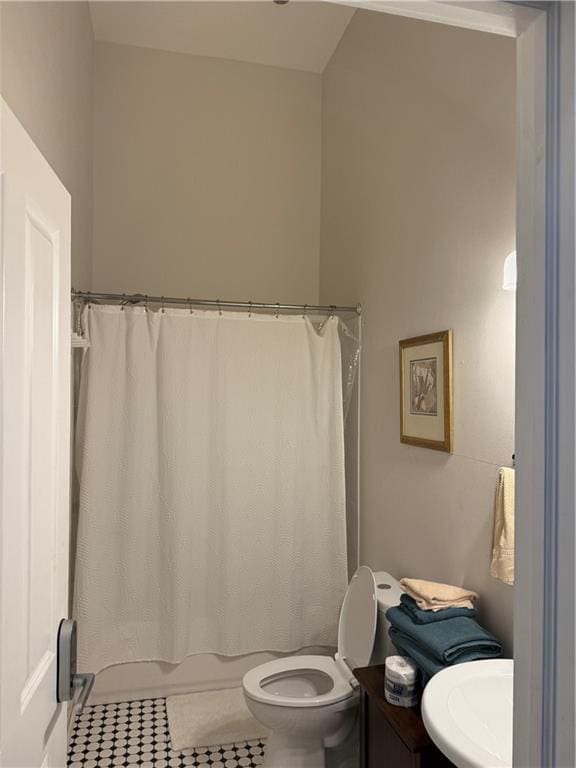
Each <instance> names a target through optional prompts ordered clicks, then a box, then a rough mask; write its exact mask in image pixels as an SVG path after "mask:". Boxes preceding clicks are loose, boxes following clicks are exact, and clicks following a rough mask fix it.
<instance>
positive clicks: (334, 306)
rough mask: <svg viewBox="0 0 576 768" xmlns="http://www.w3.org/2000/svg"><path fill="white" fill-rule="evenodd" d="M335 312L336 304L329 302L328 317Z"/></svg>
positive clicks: (332, 315)
mask: <svg viewBox="0 0 576 768" xmlns="http://www.w3.org/2000/svg"><path fill="white" fill-rule="evenodd" d="M335 314H336V304H330V317H334V315H335Z"/></svg>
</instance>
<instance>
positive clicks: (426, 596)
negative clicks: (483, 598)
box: [400, 579, 478, 611]
mask: <svg viewBox="0 0 576 768" xmlns="http://www.w3.org/2000/svg"><path fill="white" fill-rule="evenodd" d="M400 584H401V585H402V586H403V587H404V589H405V590H406V592H407V593H408V594H409V595H410V597H413V598H414V600H415V601H416V604H417V605H418V608H421V609H422V610H423V611H441V610H442V609H444V608H454V607H457V608H473V607H474V603H473V601H474V600H476V598H477V597H478V593H477V592H472V590H470V589H462V588H461V587H453V586H451V585H450V584H439V583H437V582H435V581H423V580H422V579H401V580H400Z"/></svg>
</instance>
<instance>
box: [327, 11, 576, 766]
mask: <svg viewBox="0 0 576 768" xmlns="http://www.w3.org/2000/svg"><path fill="white" fill-rule="evenodd" d="M327 1H328V2H337V3H341V4H343V5H349V6H353V7H358V8H364V9H367V10H372V11H381V12H384V13H392V14H396V15H401V16H405V17H408V18H415V19H420V20H425V21H432V22H437V23H441V24H448V25H450V26H457V27H462V28H466V29H475V30H478V31H482V32H490V33H493V34H499V35H506V36H508V37H515V38H516V41H517V58H516V64H517V74H516V77H517V81H516V85H517V226H516V229H517V232H516V234H517V249H518V272H519V279H518V290H517V317H516V330H517V340H516V436H515V440H516V468H517V473H516V509H517V514H516V584H515V594H514V659H515V664H514V666H515V675H514V765H515V766H517V768H526V767H527V766H530V767H531V768H532V767H535V766H542V767H543V768H552V766H558V767H559V768H564V767H565V766H569V765H575V764H576V748H575V743H574V722H575V715H576V711H575V706H574V700H575V688H576V679H575V673H574V670H575V661H576V659H575V623H576V611H575V601H576V590H575V544H576V542H575V533H576V532H575V525H574V513H575V502H576V493H575V479H574V468H575V466H576V452H575V434H576V424H575V418H576V408H575V401H576V374H575V366H576V355H575V340H576V333H575V317H576V313H575V299H574V294H575V264H574V262H575V233H574V204H575V195H574V189H575V179H576V168H575V146H574V143H575V131H574V124H575V115H576V88H575V78H574V69H575V43H574V37H575V35H574V32H575V7H574V0H564V1H560V2H558V1H552V0H548V2H503V1H502V2H493V1H492V0H483V1H482V0H476V2H450V0H446V1H443V2H437V1H436V0H327ZM486 567H488V561H487V562H486Z"/></svg>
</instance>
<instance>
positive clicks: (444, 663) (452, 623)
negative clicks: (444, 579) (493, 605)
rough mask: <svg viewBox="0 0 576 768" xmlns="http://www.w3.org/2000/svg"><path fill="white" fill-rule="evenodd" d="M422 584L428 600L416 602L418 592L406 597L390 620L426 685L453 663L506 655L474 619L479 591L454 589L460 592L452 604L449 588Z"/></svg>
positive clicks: (393, 634)
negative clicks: (474, 600) (423, 604)
mask: <svg viewBox="0 0 576 768" xmlns="http://www.w3.org/2000/svg"><path fill="white" fill-rule="evenodd" d="M405 582H410V583H412V584H413V580H411V579H403V580H402V582H401V583H402V585H403V586H406V585H405ZM418 584H419V585H420V592H422V590H424V592H426V597H425V598H421V599H415V598H414V597H413V594H414V592H413V593H412V596H411V595H409V594H406V595H402V597H401V602H400V605H399V606H397V607H394V608H390V609H389V610H388V612H387V613H386V617H387V619H388V621H389V622H390V630H389V634H390V639H391V640H392V642H393V643H394V645H395V646H396V648H397V649H398V650H399V652H400V653H402V654H405V655H406V656H409V657H410V658H411V659H413V661H414V662H415V663H416V664H417V666H418V667H419V669H420V671H421V673H422V682H423V683H424V684H426V683H427V682H428V680H429V679H430V678H431V677H432V676H433V675H435V674H436V673H437V672H440V670H442V669H444V668H445V667H448V666H451V665H452V664H462V663H463V662H465V661H476V660H478V659H494V658H497V657H498V656H501V655H502V645H501V643H500V642H499V641H498V640H497V639H496V638H495V637H494V636H493V635H492V634H490V632H488V631H487V630H486V629H484V628H483V627H481V626H480V625H479V624H478V623H477V622H476V621H475V620H474V616H475V615H476V611H475V609H474V606H473V603H472V601H473V599H475V598H476V597H477V595H476V593H475V592H469V591H466V590H460V589H459V588H458V587H450V589H451V590H456V592H454V594H455V595H456V600H455V601H454V602H452V603H448V600H447V599H446V598H447V596H448V592H447V590H446V589H442V588H445V587H447V586H448V585H445V584H438V585H436V584H433V583H432V582H418ZM423 585H424V586H423ZM461 593H464V594H465V595H466V597H463V595H462V594H461ZM421 602H424V603H429V604H430V603H431V604H432V605H433V606H434V607H432V608H427V609H424V608H422V607H421ZM439 602H442V603H446V604H447V605H446V607H439V605H438V603H439Z"/></svg>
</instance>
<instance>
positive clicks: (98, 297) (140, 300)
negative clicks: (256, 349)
mask: <svg viewBox="0 0 576 768" xmlns="http://www.w3.org/2000/svg"><path fill="white" fill-rule="evenodd" d="M72 299H79V300H81V301H87V302H90V301H117V302H119V303H121V304H144V305H147V304H148V303H151V304H160V305H161V306H163V305H164V304H179V305H182V306H185V307H189V306H194V307H215V308H216V309H247V310H253V309H254V310H256V309H267V310H274V311H275V312H278V311H280V310H284V311H294V312H303V313H304V314H306V313H307V312H323V313H326V312H332V313H336V312H338V313H341V312H354V313H355V314H358V315H359V314H361V312H362V308H361V306H360V304H356V306H355V307H343V306H336V305H335V304H331V305H323V304H280V303H276V304H265V303H262V302H259V301H221V300H220V299H190V298H186V299H184V298H177V297H174V296H148V295H146V294H142V293H96V292H93V291H75V290H74V289H72Z"/></svg>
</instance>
